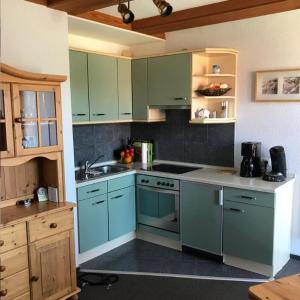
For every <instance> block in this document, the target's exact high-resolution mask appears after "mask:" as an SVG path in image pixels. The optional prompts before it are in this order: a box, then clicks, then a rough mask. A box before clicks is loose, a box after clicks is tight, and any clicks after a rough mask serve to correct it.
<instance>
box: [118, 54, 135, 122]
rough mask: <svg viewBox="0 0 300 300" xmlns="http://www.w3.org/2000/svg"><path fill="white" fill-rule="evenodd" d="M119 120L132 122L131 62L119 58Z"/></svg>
mask: <svg viewBox="0 0 300 300" xmlns="http://www.w3.org/2000/svg"><path fill="white" fill-rule="evenodd" d="M118 96H119V120H132V83H131V60H130V59H125V58H118Z"/></svg>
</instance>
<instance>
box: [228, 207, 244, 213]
mask: <svg viewBox="0 0 300 300" xmlns="http://www.w3.org/2000/svg"><path fill="white" fill-rule="evenodd" d="M225 210H229V211H233V212H238V213H242V214H244V213H245V212H246V211H245V210H244V209H238V208H225Z"/></svg>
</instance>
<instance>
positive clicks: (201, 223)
mask: <svg viewBox="0 0 300 300" xmlns="http://www.w3.org/2000/svg"><path fill="white" fill-rule="evenodd" d="M180 203H181V239H182V245H184V246H188V247H191V248H194V249H198V250H202V251H205V252H209V253H212V254H216V255H222V220H223V212H222V211H223V207H222V187H221V186H215V185H208V184H201V183H195V182H188V181H182V182H181V185H180Z"/></svg>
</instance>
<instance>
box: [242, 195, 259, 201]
mask: <svg viewBox="0 0 300 300" xmlns="http://www.w3.org/2000/svg"><path fill="white" fill-rule="evenodd" d="M241 198H242V199H247V200H256V197H251V196H241Z"/></svg>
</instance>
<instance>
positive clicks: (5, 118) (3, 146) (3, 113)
mask: <svg viewBox="0 0 300 300" xmlns="http://www.w3.org/2000/svg"><path fill="white" fill-rule="evenodd" d="M13 150H14V149H13V131H12V112H11V97H10V86H9V84H5V83H0V158H5V157H12V156H13V155H14V151H13Z"/></svg>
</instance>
